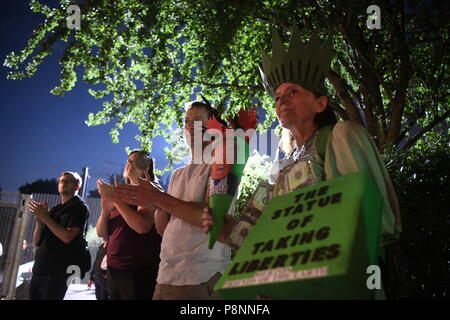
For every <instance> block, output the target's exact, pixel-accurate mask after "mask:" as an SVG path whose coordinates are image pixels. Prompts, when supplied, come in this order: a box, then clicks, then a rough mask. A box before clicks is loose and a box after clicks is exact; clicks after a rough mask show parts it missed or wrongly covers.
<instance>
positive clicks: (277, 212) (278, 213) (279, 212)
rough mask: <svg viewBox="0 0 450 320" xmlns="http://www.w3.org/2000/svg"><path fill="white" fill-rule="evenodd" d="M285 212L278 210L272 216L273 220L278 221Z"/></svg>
mask: <svg viewBox="0 0 450 320" xmlns="http://www.w3.org/2000/svg"><path fill="white" fill-rule="evenodd" d="M282 212H283V211H281V210H277V211H275V212H274V213H273V214H272V220H275V219H278V218H279V217H280V214H281V213H282Z"/></svg>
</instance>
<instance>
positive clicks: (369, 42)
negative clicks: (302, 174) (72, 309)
mask: <svg viewBox="0 0 450 320" xmlns="http://www.w3.org/2000/svg"><path fill="white" fill-rule="evenodd" d="M71 3H72V1H69V0H60V6H59V7H57V8H50V7H48V6H46V5H43V4H41V3H40V2H39V1H37V0H33V1H30V8H31V10H32V11H33V12H36V13H40V14H42V15H43V17H44V19H43V22H42V23H41V24H40V25H39V26H37V27H36V29H35V30H34V32H33V35H32V37H31V38H30V40H29V41H28V43H27V46H26V47H25V49H23V50H21V51H19V52H17V53H16V52H12V53H10V54H9V55H8V56H7V58H6V60H5V63H4V65H5V66H7V67H9V68H11V69H12V71H11V72H10V73H9V76H8V77H9V78H10V79H23V78H25V77H31V76H33V75H34V74H35V72H36V70H37V68H38V66H39V64H40V63H41V62H42V61H43V60H44V59H45V58H46V57H47V56H48V55H50V54H51V53H52V47H53V46H54V45H55V44H57V43H58V44H59V43H60V42H65V43H66V45H65V50H64V53H63V54H62V56H61V57H60V65H61V81H60V83H59V85H57V86H56V87H55V88H53V90H52V93H53V94H57V95H61V96H62V95H64V93H65V92H66V91H69V90H71V89H72V88H73V87H74V86H75V85H76V82H77V80H78V78H80V76H81V78H82V79H83V80H84V81H85V82H87V83H89V84H90V85H91V87H90V88H89V92H90V94H91V95H92V96H93V97H95V98H97V99H104V102H103V108H102V109H101V110H99V111H97V112H96V113H95V112H92V113H91V114H89V117H88V119H87V121H86V123H87V124H88V125H100V124H106V123H109V122H111V121H114V122H115V128H113V129H112V130H111V132H110V134H111V137H112V140H113V142H115V143H117V142H118V141H119V133H120V130H122V129H123V126H124V125H125V124H126V123H130V122H131V123H135V124H136V125H137V126H138V128H139V130H140V132H141V134H140V135H139V136H137V137H136V139H137V140H138V141H140V143H141V147H142V148H144V149H146V150H149V151H150V150H151V145H152V138H154V137H156V136H158V135H162V136H163V137H165V138H166V140H167V141H168V140H169V138H170V133H171V131H172V127H173V125H174V124H177V125H178V126H179V127H180V126H181V122H182V117H183V110H182V105H183V103H185V102H186V101H188V100H191V99H192V98H195V96H197V97H199V93H203V94H204V95H205V96H206V97H208V99H209V100H211V101H212V102H213V103H215V104H216V105H218V106H219V108H220V109H224V110H225V115H229V114H234V113H235V112H236V111H237V110H239V109H240V108H241V107H250V106H251V105H255V104H256V106H257V107H259V108H264V109H266V111H267V114H266V119H265V122H264V126H261V128H265V127H268V126H269V125H270V124H272V123H273V121H274V119H275V113H274V109H273V107H272V105H273V102H272V101H271V100H270V98H269V96H268V95H267V94H266V93H265V92H264V91H263V88H262V86H261V85H260V81H259V72H258V65H259V63H260V50H261V49H263V50H265V51H266V52H270V29H271V28H276V29H278V30H279V31H281V33H282V37H283V39H284V41H285V42H286V43H287V41H288V38H289V30H290V28H291V25H292V24H293V23H297V24H298V25H299V26H300V28H301V29H303V30H305V32H304V35H303V37H304V38H305V39H306V38H308V36H309V34H310V33H311V30H312V29H313V28H314V29H318V30H319V31H320V33H321V34H322V36H324V37H325V36H327V35H331V36H332V38H333V45H334V50H335V53H336V55H335V56H336V57H335V60H334V62H333V69H334V70H335V71H336V76H337V77H334V78H332V77H329V80H330V83H329V84H328V86H329V89H330V97H331V101H332V103H333V106H334V108H335V109H336V110H337V111H338V112H339V113H340V114H341V116H343V117H347V118H350V119H353V120H355V121H358V122H361V119H360V116H359V114H360V112H362V113H364V115H365V117H366V120H367V127H368V129H369V132H370V133H371V134H372V135H373V136H375V137H376V140H377V143H378V145H379V147H380V149H381V150H382V149H383V148H384V146H390V145H396V144H398V143H399V142H400V141H401V139H402V138H403V137H406V138H408V134H409V132H410V129H411V128H413V127H414V126H415V125H420V126H422V127H425V128H426V130H425V131H424V132H423V133H426V132H427V131H429V130H430V129H432V127H433V126H434V125H435V122H437V123H439V122H440V121H442V120H444V119H446V118H447V117H448V114H449V109H448V105H449V102H450V101H449V93H448V92H449V90H448V80H449V70H448V65H449V63H448V62H449V53H448V52H449V50H448V49H449V48H448V43H450V42H449V41H448V40H449V25H448V20H449V19H448V13H449V12H450V10H448V9H449V8H448V6H449V5H448V3H447V2H445V1H443V2H438V1H433V2H431V3H429V2H420V3H417V4H416V7H415V8H412V9H411V8H405V7H404V4H403V3H404V2H403V1H400V0H398V1H391V2H381V1H368V0H367V1H356V0H354V1H345V2H344V1H338V2H335V1H312V0H301V1H294V0H277V1H255V0H247V1H236V0H234V1H222V0H195V1H194V0H180V1H176V2H174V1H172V0H156V1H147V0H145V1H144V0H121V1H114V2H113V1H109V0H95V1H94V0H92V1H87V0H85V1H82V0H80V1H77V2H76V3H78V4H79V5H80V8H81V14H82V18H81V30H69V29H68V28H67V26H66V17H67V16H68V14H67V13H66V8H67V6H68V5H69V4H71ZM408 3H409V2H408ZM371 4H378V5H379V6H380V7H381V11H382V17H381V22H382V29H381V30H369V29H368V28H367V27H366V26H365V24H366V20H367V14H366V8H367V7H368V6H369V5H371ZM77 72H78V73H79V74H78V76H77ZM345 114H346V116H345ZM401 125H402V126H401ZM419 137H420V136H419ZM419 137H414V136H411V137H409V138H411V140H412V141H411V143H410V144H409V145H408V146H410V145H412V144H413V143H414V142H415V140H416V139H417V138H419ZM174 160H175V159H174Z"/></svg>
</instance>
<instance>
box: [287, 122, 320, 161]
mask: <svg viewBox="0 0 450 320" xmlns="http://www.w3.org/2000/svg"><path fill="white" fill-rule="evenodd" d="M316 132H317V129H316V130H314V132H313V133H312V135H310V136H309V138H308V140H306V143H305V144H303V145H302V146H301V147H300V148H299V147H297V148H296V149H295V150H294V152H292V155H291V158H292V160H294V162H296V161H297V160H298V159H300V158H301V157H302V156H303V155H304V153H305V152H306V150H307V149H309V145H310V141H311V139H312V137H314V136H315V134H316Z"/></svg>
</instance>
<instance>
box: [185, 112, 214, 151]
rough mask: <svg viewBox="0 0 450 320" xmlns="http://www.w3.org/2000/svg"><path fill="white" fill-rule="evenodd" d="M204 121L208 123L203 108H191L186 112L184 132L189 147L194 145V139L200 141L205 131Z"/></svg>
mask: <svg viewBox="0 0 450 320" xmlns="http://www.w3.org/2000/svg"><path fill="white" fill-rule="evenodd" d="M206 121H208V112H207V111H206V110H205V108H203V107H192V108H190V109H189V110H188V111H187V112H186V117H185V118H184V131H185V139H186V142H187V143H188V145H189V146H193V145H194V139H195V138H196V137H198V138H200V139H202V137H203V133H204V132H205V131H206V129H207V125H206ZM196 122H197V125H196ZM196 130H198V132H197V131H196Z"/></svg>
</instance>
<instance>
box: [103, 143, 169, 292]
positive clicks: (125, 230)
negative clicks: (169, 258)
mask: <svg viewBox="0 0 450 320" xmlns="http://www.w3.org/2000/svg"><path fill="white" fill-rule="evenodd" d="M124 178H125V181H126V183H127V184H139V182H141V183H142V182H143V180H141V181H140V180H139V179H146V180H148V181H151V182H152V183H153V184H155V183H156V184H157V182H156V178H155V175H154V173H153V160H152V158H150V156H149V155H148V153H147V152H145V151H142V150H134V151H132V152H131V153H130V155H129V157H128V160H127V163H126V166H125V170H124ZM97 186H98V190H99V193H100V195H101V197H102V213H101V215H100V218H99V219H98V221H97V226H96V228H97V233H98V235H99V236H100V237H104V238H107V239H109V243H108V250H107V264H108V273H107V277H108V289H109V294H110V298H111V299H116V300H142V299H145V300H146V299H148V300H150V299H151V298H152V296H153V291H154V287H155V284H156V276H157V274H158V265H159V252H160V244H161V237H160V236H159V235H158V234H157V232H156V230H155V227H154V213H155V208H154V207H136V206H131V205H128V204H125V203H123V202H122V201H121V200H119V199H118V198H117V197H115V196H114V187H113V186H111V185H109V184H106V183H105V182H103V181H102V180H99V181H97ZM159 188H160V187H159Z"/></svg>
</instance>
